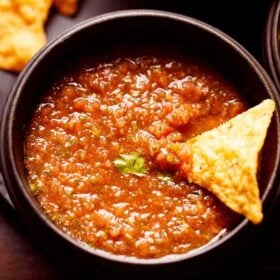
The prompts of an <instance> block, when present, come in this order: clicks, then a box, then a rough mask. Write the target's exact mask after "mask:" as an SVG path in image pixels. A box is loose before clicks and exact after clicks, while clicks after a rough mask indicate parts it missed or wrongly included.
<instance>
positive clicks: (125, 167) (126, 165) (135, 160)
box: [113, 152, 147, 177]
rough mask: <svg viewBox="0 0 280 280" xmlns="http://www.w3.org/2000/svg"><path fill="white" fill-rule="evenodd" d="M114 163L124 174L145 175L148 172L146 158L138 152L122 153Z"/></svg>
mask: <svg viewBox="0 0 280 280" xmlns="http://www.w3.org/2000/svg"><path fill="white" fill-rule="evenodd" d="M113 163H114V165H115V167H116V168H117V169H118V170H119V171H120V172H121V173H122V174H133V175H136V176H138V177H143V176H145V174H146V173H147V168H146V165H145V158H144V157H143V156H141V155H140V154H139V153H137V152H133V153H131V154H121V155H120V156H119V157H118V158H116V159H115V160H114V161H113Z"/></svg>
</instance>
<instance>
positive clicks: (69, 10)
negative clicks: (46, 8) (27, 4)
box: [53, 0, 78, 16]
mask: <svg viewBox="0 0 280 280" xmlns="http://www.w3.org/2000/svg"><path fill="white" fill-rule="evenodd" d="M53 4H54V6H55V7H56V8H57V9H58V11H59V12H60V13H62V14H64V15H67V16H73V15H74V14H76V12H77V9H78V0H53Z"/></svg>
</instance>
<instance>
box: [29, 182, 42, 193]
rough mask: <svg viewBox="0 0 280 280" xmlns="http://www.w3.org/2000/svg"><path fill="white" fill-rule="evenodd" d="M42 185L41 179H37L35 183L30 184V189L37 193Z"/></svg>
mask: <svg viewBox="0 0 280 280" xmlns="http://www.w3.org/2000/svg"><path fill="white" fill-rule="evenodd" d="M42 187H43V183H42V182H41V181H38V182H37V183H35V184H30V190H31V191H32V193H33V194H34V195H38V193H39V191H40V189H41V188H42Z"/></svg>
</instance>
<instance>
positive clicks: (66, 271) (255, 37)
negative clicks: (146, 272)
mask: <svg viewBox="0 0 280 280" xmlns="http://www.w3.org/2000/svg"><path fill="white" fill-rule="evenodd" d="M80 1H81V4H80V7H79V12H78V14H77V15H76V16H75V17H72V18H69V17H64V16H62V15H59V14H58V13H57V12H56V11H55V10H52V12H51V15H50V17H49V20H48V22H47V24H46V30H47V34H48V38H49V39H52V38H53V37H55V36H56V35H57V34H59V33H60V32H62V31H64V30H65V29H67V28H69V27H71V26H72V25H74V24H76V23H77V22H79V21H81V20H83V19H86V18H89V17H92V16H95V15H98V14H102V13H104V12H109V11H113V10H121V9H140V8H141V9H143V8H152V9H160V10H168V11H173V12H178V13H181V14H185V15H188V16H192V17H195V18H198V19H200V20H203V21H205V22H207V23H209V24H211V25H214V26H215V27H217V28H219V29H221V30H222V31H224V32H225V33H227V34H228V35H230V36H231V37H233V38H234V39H236V40H237V41H238V42H239V43H240V44H241V45H243V46H244V47H245V48H246V49H247V50H248V51H249V52H251V53H252V54H253V55H254V56H255V57H256V58H257V60H258V61H259V62H260V63H261V64H262V65H265V63H264V59H263V43H262V42H263V37H264V36H265V34H264V28H265V24H266V18H267V14H268V12H269V9H270V7H271V4H272V1H269V0H258V1H216V0H212V1H195V0H194V1H190V0H169V1H165V0H161V1H156V0H149V1H145V0H142V1H141V0H127V1H125V0H119V1H118V0H80ZM0 16H1V12H0ZM16 78H17V75H15V74H12V73H8V72H4V71H0V110H2V108H3V106H4V101H5V99H6V97H7V95H8V93H9V90H10V88H11V87H12V85H13V83H14V81H15V79H16ZM0 191H1V192H2V194H3V196H1V195H0V280H2V279H3V280H6V279H7V280H8V279H22V280H25V279H74V278H79V279H82V278H85V277H86V275H87V274H88V271H89V269H88V268H87V267H75V266H71V267H69V266H67V264H65V263H64V262H63V260H62V259H60V258H59V257H58V258H56V256H53V255H49V254H47V253H46V252H45V248H44V247H45V246H47V244H44V245H42V244H38V243H37V242H36V241H35V240H32V238H31V237H30V234H29V233H28V232H27V231H26V230H25V228H24V227H23V226H22V224H21V222H20V220H19V219H18V217H17V214H16V212H15V210H14V209H13V208H12V207H11V205H10V204H9V203H8V202H7V196H6V194H5V190H4V188H3V185H2V184H1V179H0ZM4 197H6V198H4ZM279 213H280V206H279V203H278V205H276V206H275V208H274V212H273V213H272V216H271V217H270V219H269V220H268V221H267V222H266V223H264V224H263V225H262V226H261V227H260V228H259V229H258V233H257V234H256V235H254V236H252V238H250V239H251V240H250V242H248V244H244V248H245V249H244V250H242V253H241V254H240V255H239V256H237V257H235V258H233V259H232V260H231V262H232V263H231V265H230V266H226V265H225V266H221V267H218V269H217V270H215V271H213V273H212V274H209V275H208V276H207V278H209V277H213V276H216V277H218V279H221V277H223V278H228V279H233V278H235V277H236V278H238V279H280V241H279V239H280V226H279ZM201 269H202V270H203V267H202V268H201ZM104 274H106V275H107V277H108V273H105V271H97V272H96V273H93V274H92V275H90V277H88V278H91V279H102V278H104ZM178 274H179V273H178ZM178 274H176V273H174V275H171V276H168V278H170V279H189V278H187V276H185V275H184V274H181V273H180V275H178ZM134 276H135V277H132V276H129V277H127V278H128V279H133V278H137V279H140V278H141V277H137V275H134ZM111 278H112V279H121V278H120V276H118V275H116V274H115V275H114V277H113V276H112V277H111ZM124 278H126V277H124ZM165 278H166V277H164V275H163V274H158V275H156V276H153V277H152V278H151V279H165ZM205 278H206V277H205V276H204V277H203V279H205ZM211 279H213V278H211Z"/></svg>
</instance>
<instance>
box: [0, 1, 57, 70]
mask: <svg viewBox="0 0 280 280" xmlns="http://www.w3.org/2000/svg"><path fill="white" fill-rule="evenodd" d="M51 3H52V1H51V0H5V1H0V14H1V17H0V30H1V32H0V68H2V69H5V70H12V71H20V70H22V68H23V67H24V66H25V64H26V63H27V62H28V61H29V60H30V59H31V58H32V56H33V55H34V54H35V53H36V52H37V51H38V50H39V49H40V48H41V47H42V46H43V45H44V44H45V43H46V36H45V33H44V23H45V21H46V19H47V16H48V12H49V9H50V6H51Z"/></svg>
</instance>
